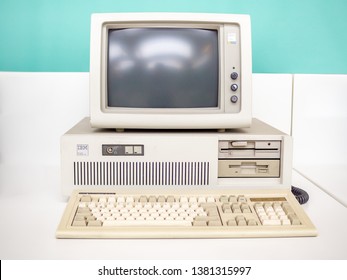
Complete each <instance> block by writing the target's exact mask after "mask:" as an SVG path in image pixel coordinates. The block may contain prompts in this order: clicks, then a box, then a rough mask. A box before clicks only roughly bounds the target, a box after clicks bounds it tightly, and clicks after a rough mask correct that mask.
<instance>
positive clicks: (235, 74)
mask: <svg viewBox="0 0 347 280" xmlns="http://www.w3.org/2000/svg"><path fill="white" fill-rule="evenodd" d="M238 76H239V74H237V72H232V73H231V74H230V78H231V79H233V80H236V79H237V77H238Z"/></svg>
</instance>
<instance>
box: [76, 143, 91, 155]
mask: <svg viewBox="0 0 347 280" xmlns="http://www.w3.org/2000/svg"><path fill="white" fill-rule="evenodd" d="M77 155H78V156H88V155H89V147H88V144H77Z"/></svg>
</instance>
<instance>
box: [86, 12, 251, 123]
mask: <svg viewBox="0 0 347 280" xmlns="http://www.w3.org/2000/svg"><path fill="white" fill-rule="evenodd" d="M251 79H252V58H251V29H250V18H249V16H248V15H232V14H190V13H181V14H180V13H119V14H94V15H92V20H91V43H90V107H91V108H90V117H91V124H92V126H93V127H102V128H116V129H128V128H134V129H228V128H240V127H249V126H250V124H251V119H252V115H251V107H252V104H251V95H252V87H251Z"/></svg>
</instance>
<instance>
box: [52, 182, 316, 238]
mask: <svg viewBox="0 0 347 280" xmlns="http://www.w3.org/2000/svg"><path fill="white" fill-rule="evenodd" d="M316 235H317V231H316V229H315V227H314V225H313V224H312V222H311V221H310V219H309V218H308V216H307V215H306V214H305V213H304V211H303V209H302V207H301V206H300V204H299V203H298V202H297V201H296V199H295V197H294V196H293V195H292V193H291V192H290V190H273V189H271V190H252V191H251V190H248V191H245V190H242V191H226V190H223V191H217V190H214V191H210V192H208V191H199V192H193V191H191V192H187V193H185V194H182V192H180V193H178V192H170V191H168V192H163V193H158V192H155V193H154V192H153V193H149V192H147V193H145V192H144V191H143V190H139V191H138V192H135V191H132V192H130V191H120V192H114V191H113V192H112V191H111V192H110V191H100V190H99V191H75V192H74V193H73V194H72V196H71V197H70V200H69V202H68V205H67V207H66V209H65V212H64V215H63V217H62V219H61V222H60V225H59V227H58V229H57V233H56V236H57V238H244V237H292V236H293V237H294V236H316Z"/></svg>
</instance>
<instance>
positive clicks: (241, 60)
mask: <svg viewBox="0 0 347 280" xmlns="http://www.w3.org/2000/svg"><path fill="white" fill-rule="evenodd" d="M108 26H112V27H114V28H117V27H119V28H122V27H132V26H136V27H153V26H154V27H161V26H164V27H177V26H179V27H191V28H194V27H196V28H211V29H216V30H218V31H219V60H220V61H219V71H220V78H219V107H218V108H215V109H212V108H208V109H202V108H201V109H199V108H197V109H172V110H170V109H167V110H166V109H136V108H135V109H133V108H129V109H124V108H107V106H106V101H105V100H106V74H107V73H106V66H105V65H106V51H105V50H106V47H105V45H106V43H107V42H106V37H107V36H106V35H105V34H106V31H105V30H106V29H107V28H108ZM231 37H232V38H231ZM230 38H231V39H230ZM231 63H233V64H231ZM234 67H236V69H237V70H234ZM234 71H237V72H239V78H238V84H239V89H238V96H239V102H237V103H236V104H234V103H232V102H230V97H231V95H232V93H233V92H232V91H231V89H230V85H231V83H232V80H231V78H230V74H231V73H232V72H234ZM134 82H136V81H134ZM251 96H252V55H251V27H250V18H249V16H248V15H233V14H199V13H196V14H191V13H181V14H180V13H130V14H129V13H120V14H94V15H92V23H91V41H90V116H91V123H92V126H93V127H102V128H119V129H124V128H142V129H150V128H155V129H226V128H240V127H249V126H250V124H251V118H252V103H251V98H252V97H251Z"/></svg>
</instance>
